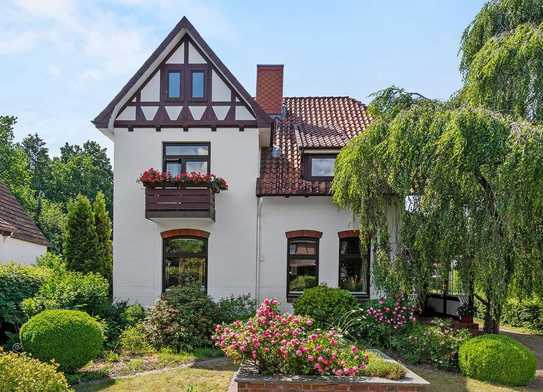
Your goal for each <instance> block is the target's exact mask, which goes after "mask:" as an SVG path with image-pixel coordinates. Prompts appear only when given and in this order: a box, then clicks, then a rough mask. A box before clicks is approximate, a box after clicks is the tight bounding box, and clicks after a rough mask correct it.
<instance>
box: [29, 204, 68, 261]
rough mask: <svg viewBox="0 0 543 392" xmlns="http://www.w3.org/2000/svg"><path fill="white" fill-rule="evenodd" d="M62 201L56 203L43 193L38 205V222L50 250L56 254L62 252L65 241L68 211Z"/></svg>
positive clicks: (36, 219)
mask: <svg viewBox="0 0 543 392" xmlns="http://www.w3.org/2000/svg"><path fill="white" fill-rule="evenodd" d="M64 210H65V207H64V205H63V204H62V203H56V202H53V201H50V200H47V199H46V198H44V197H43V195H41V197H39V198H38V202H37V207H36V218H35V221H36V224H37V225H38V227H39V228H40V230H41V231H42V233H43V235H45V237H46V238H47V240H48V241H49V250H50V251H51V252H53V253H55V254H59V255H60V254H62V253H63V252H62V245H63V241H64V238H63V237H64V228H65V226H66V212H65V211H64Z"/></svg>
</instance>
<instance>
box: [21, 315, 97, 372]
mask: <svg viewBox="0 0 543 392" xmlns="http://www.w3.org/2000/svg"><path fill="white" fill-rule="evenodd" d="M20 336H21V343H22V344H23V348H24V349H25V350H26V351H28V352H29V353H31V354H32V356H34V357H36V358H38V359H40V360H42V361H50V360H54V361H56V362H57V363H58V364H59V365H60V368H61V369H62V370H63V371H67V372H73V371H75V370H77V369H79V368H81V367H83V366H84V365H85V364H86V363H88V362H89V361H90V360H92V359H94V358H96V356H97V355H98V354H99V353H100V351H101V350H102V345H103V342H104V337H103V332H102V328H101V326H100V323H98V321H96V320H95V319H93V318H92V317H91V316H89V315H88V314H86V313H84V312H81V311H78V310H45V311H43V312H41V313H40V314H38V315H36V316H34V317H32V318H31V319H30V320H29V321H27V322H26V323H25V324H24V325H23V326H22V327H21V332H20Z"/></svg>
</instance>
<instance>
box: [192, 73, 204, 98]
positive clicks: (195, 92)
mask: <svg viewBox="0 0 543 392" xmlns="http://www.w3.org/2000/svg"><path fill="white" fill-rule="evenodd" d="M191 76H192V81H191V90H192V92H191V96H192V98H204V97H205V73H204V71H192V75H191Z"/></svg>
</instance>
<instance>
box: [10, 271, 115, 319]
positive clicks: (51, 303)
mask: <svg viewBox="0 0 543 392" xmlns="http://www.w3.org/2000/svg"><path fill="white" fill-rule="evenodd" d="M108 303H109V282H108V281H107V279H106V278H104V277H103V276H102V275H100V274H96V273H89V274H82V273H80V272H71V271H69V272H65V273H62V274H57V275H55V276H54V277H53V278H52V279H48V280H47V281H46V282H45V283H44V284H43V285H42V286H41V287H40V288H39V290H38V292H37V293H36V294H35V295H34V297H32V298H27V299H25V300H24V301H23V303H22V305H21V306H22V309H23V311H24V312H25V313H26V315H27V316H28V317H31V316H33V315H35V314H38V313H40V312H41V311H42V310H46V309H78V310H83V311H85V312H87V313H89V314H91V315H93V316H94V315H97V314H100V313H102V312H103V311H104V309H105V308H106V307H107V305H108Z"/></svg>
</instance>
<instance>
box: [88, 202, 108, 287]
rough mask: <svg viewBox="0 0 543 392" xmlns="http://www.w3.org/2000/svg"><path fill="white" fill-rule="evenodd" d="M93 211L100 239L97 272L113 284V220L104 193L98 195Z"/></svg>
mask: <svg viewBox="0 0 543 392" xmlns="http://www.w3.org/2000/svg"><path fill="white" fill-rule="evenodd" d="M93 210H94V225H95V229H96V236H97V238H98V252H97V255H96V257H97V258H98V263H99V264H98V269H97V270H96V271H95V272H99V273H100V274H102V276H104V277H105V278H106V279H108V280H109V281H110V282H111V280H112V268H113V248H112V242H111V220H110V219H109V215H108V212H107V210H106V199H105V197H104V194H103V193H102V192H98V193H97V194H96V199H95V200H94V205H93Z"/></svg>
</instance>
